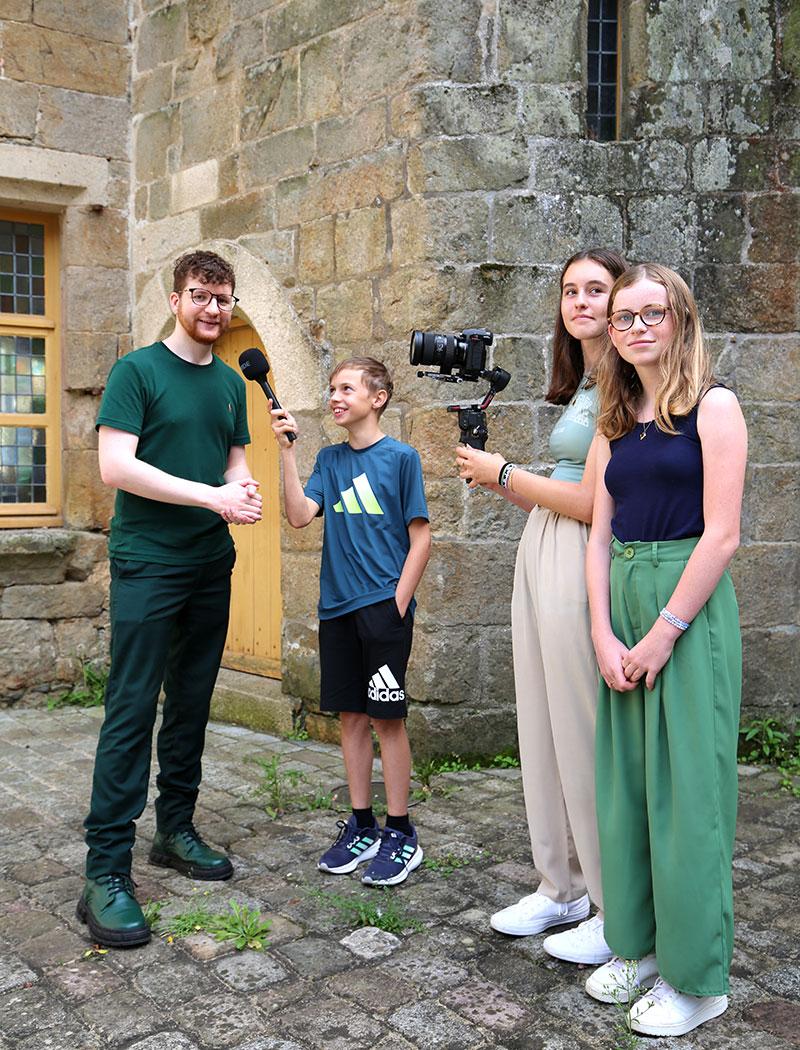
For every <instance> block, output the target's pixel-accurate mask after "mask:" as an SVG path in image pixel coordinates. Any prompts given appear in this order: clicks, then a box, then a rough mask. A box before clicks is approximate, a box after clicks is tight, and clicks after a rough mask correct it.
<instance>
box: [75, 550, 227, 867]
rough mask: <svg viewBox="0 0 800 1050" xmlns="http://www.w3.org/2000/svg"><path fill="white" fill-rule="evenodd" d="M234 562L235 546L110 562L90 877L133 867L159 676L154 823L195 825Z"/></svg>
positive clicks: (89, 821)
mask: <svg viewBox="0 0 800 1050" xmlns="http://www.w3.org/2000/svg"><path fill="white" fill-rule="evenodd" d="M234 560H235V555H234V553H233V551H231V553H230V554H228V555H225V557H224V558H220V559H218V560H216V561H213V562H210V563H208V564H207V565H190V566H187V565H155V564H152V563H149V562H137V561H116V560H114V559H112V561H111V596H110V618H111V670H110V672H109V678H108V685H107V688H106V699H105V720H104V722H103V726H102V728H101V730H100V737H99V739H98V743H97V754H96V757H95V765H94V778H93V782H92V801H91V808H90V811H89V815H88V816H87V818H86V820H85V822H84V827H85V828H86V844H87V846H88V847H89V854H88V857H87V860H86V875H87V877H88V878H90V879H96V878H98V877H99V876H100V875H108V874H111V873H112V872H120V873H122V874H129V873H130V870H131V850H132V848H133V842H134V837H135V824H134V821H135V820H136V819H137V818H138V817H139V816H141V813H142V810H143V809H144V807H145V803H146V801H147V787H148V781H149V778H150V757H151V751H152V741H153V726H154V724H155V720H156V711H157V704H158V696H159V692H160V691H161V687H162V684H163V687H164V696H165V699H164V713H163V719H162V722H161V728H160V730H159V733H158V742H157V752H158V766H159V772H158V778H157V781H156V783H157V786H158V791H159V795H158V798H157V800H156V823H157V825H158V828H159V830H161V831H165V832H170V831H179V830H181V829H182V828H185V827H187V826H188V825H189V824H191V823H192V817H193V815H194V807H195V802H196V801H197V794H198V789H199V786H200V780H201V776H202V768H201V759H202V755H203V746H204V744H205V732H206V725H207V723H208V714H209V709H210V705H211V694H212V692H213V690H214V683H215V682H216V679H217V673H218V672H219V664H220V660H221V659H222V651H223V647H224V645H225V637H226V635H227V632H228V611H229V607H230V594H231V571H232V569H233V564H234Z"/></svg>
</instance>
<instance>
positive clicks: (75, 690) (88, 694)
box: [47, 658, 108, 711]
mask: <svg viewBox="0 0 800 1050" xmlns="http://www.w3.org/2000/svg"><path fill="white" fill-rule="evenodd" d="M78 662H79V664H80V668H81V681H80V682H76V683H75V685H74V686H73V687H72V688H71V689H68V690H67V692H66V693H61V695H60V696H57V697H51V699H50V700H48V701H47V710H48V711H54V710H55V709H56V708H58V707H102V706H103V701H104V700H105V696H106V684H107V682H108V665H107V664H100V663H97V662H93V661H91V660H86V659H83V658H81V659H80V660H79V661H78Z"/></svg>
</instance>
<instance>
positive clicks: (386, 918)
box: [310, 887, 423, 934]
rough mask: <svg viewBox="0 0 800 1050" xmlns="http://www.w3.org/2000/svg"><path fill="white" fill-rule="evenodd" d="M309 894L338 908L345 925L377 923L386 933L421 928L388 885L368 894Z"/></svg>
mask: <svg viewBox="0 0 800 1050" xmlns="http://www.w3.org/2000/svg"><path fill="white" fill-rule="evenodd" d="M310 896H311V897H312V898H313V899H314V900H317V901H319V902H320V904H323V905H324V906H325V907H327V908H332V909H333V910H334V911H337V912H339V914H340V915H341V916H342V918H343V919H344V920H345V922H346V923H347V925H348V926H354V927H356V928H358V927H361V926H376V927H377V928H378V929H379V930H385V931H386V932H387V933H395V934H398V933H404V932H405V931H414V932H417V931H419V930H421V929H423V925H422V923H421V922H420V921H419V919H415V918H413V917H412V916H410V915H409V914H408V913H407V912H406V911H405V910H404V909H403V907H402V906H401V905H400V903H399V902H398V900H397V898H396V897H395V896H394V895H393V894H392V892H391V890H390V889H389V888H388V887H384V888H378V889H376V890H373V891H372V892H371V893H369V894H360V895H359V896H357V897H347V896H345V895H344V894H341V893H325V892H324V891H323V890H311V894H310Z"/></svg>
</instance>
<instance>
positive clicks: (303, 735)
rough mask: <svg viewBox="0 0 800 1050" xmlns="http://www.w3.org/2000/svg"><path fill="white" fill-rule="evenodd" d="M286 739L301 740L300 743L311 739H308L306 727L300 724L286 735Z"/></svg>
mask: <svg viewBox="0 0 800 1050" xmlns="http://www.w3.org/2000/svg"><path fill="white" fill-rule="evenodd" d="M286 739H287V740H300V741H302V740H308V739H309V737H308V730H307V729H306V728H305V726H302V725H299V724H298V725H297V726H295V728H294V729H291V730H290V731H289V732H288V733H287V734H286Z"/></svg>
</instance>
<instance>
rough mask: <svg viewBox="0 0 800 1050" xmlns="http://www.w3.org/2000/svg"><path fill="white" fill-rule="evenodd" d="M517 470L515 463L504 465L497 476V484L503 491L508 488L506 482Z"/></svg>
mask: <svg viewBox="0 0 800 1050" xmlns="http://www.w3.org/2000/svg"><path fill="white" fill-rule="evenodd" d="M516 469H517V464H516V463H504V464H503V465H502V467H501V468H500V473H499V474H498V475H497V484H498V485H499V486H500V487H501V488H504V489H507V488H508V482H509V479H510V478H511V475H512V473H513V472H514V471H515V470H516Z"/></svg>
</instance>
